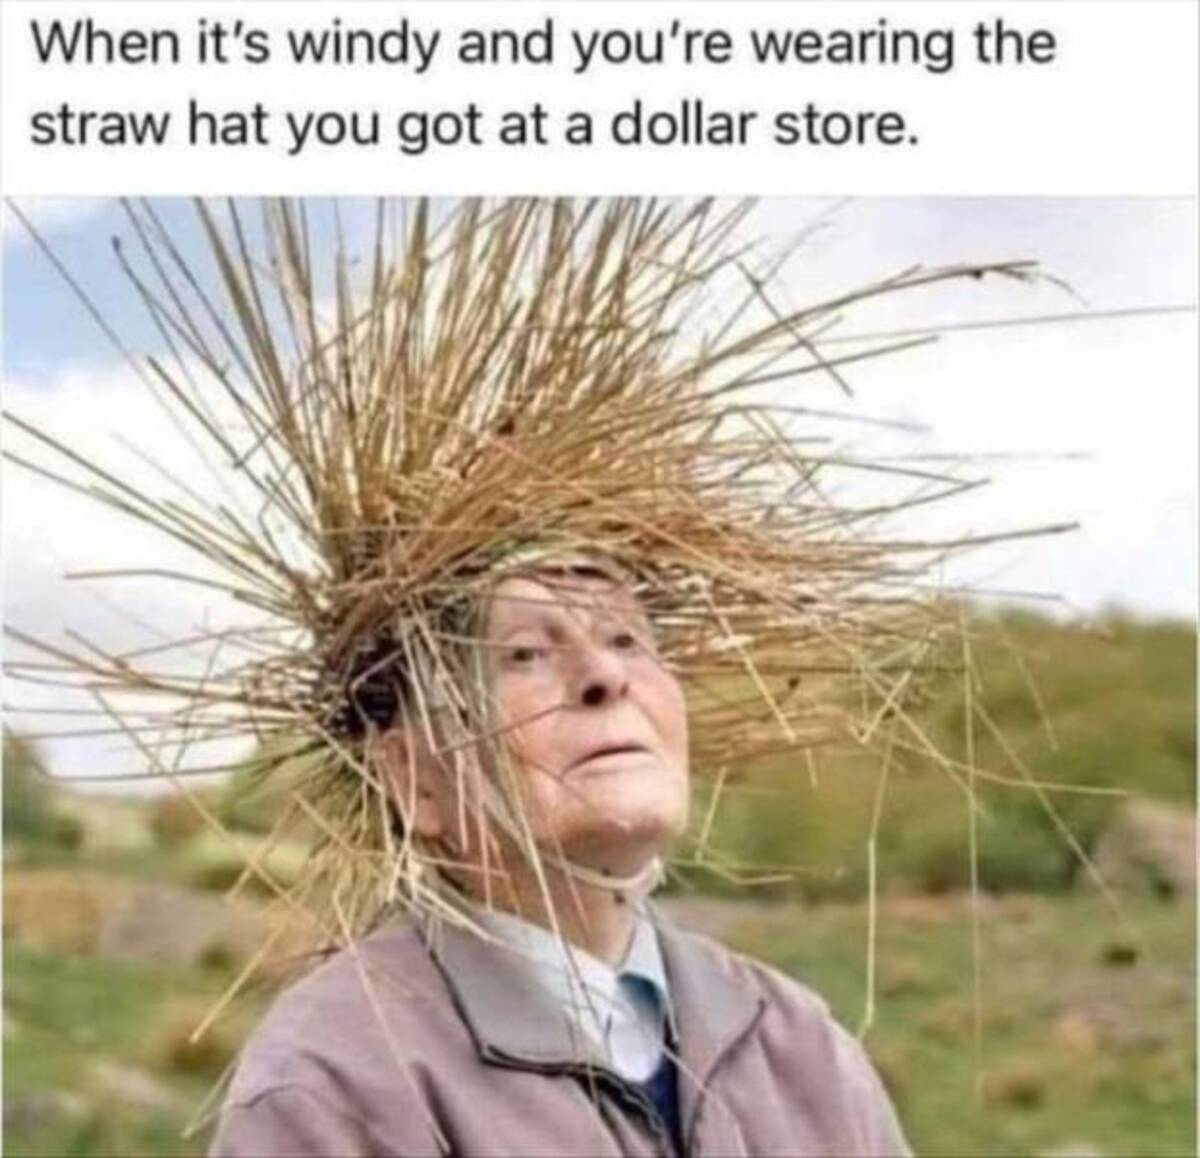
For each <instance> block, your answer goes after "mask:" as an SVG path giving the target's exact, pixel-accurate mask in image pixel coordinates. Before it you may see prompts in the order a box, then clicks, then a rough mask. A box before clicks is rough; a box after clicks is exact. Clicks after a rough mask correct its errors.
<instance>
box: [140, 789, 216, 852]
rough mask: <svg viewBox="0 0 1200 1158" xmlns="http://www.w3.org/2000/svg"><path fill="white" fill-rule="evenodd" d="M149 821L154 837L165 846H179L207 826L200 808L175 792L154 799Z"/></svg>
mask: <svg viewBox="0 0 1200 1158" xmlns="http://www.w3.org/2000/svg"><path fill="white" fill-rule="evenodd" d="M149 823H150V831H151V832H152V833H153V834H154V839H155V840H156V841H157V842H158V843H159V844H160V845H161V846H162V847H163V848H177V847H178V846H179V845H181V844H184V843H185V842H186V841H189V840H191V839H192V838H193V837H195V836H197V835H198V834H199V833H201V832H203V831H204V830H205V828H206V827H207V825H206V824H205V820H204V817H203V816H202V815H201V814H200V810H199V809H198V808H197V807H196V806H195V805H194V804H193V803H192V802H191V801H190V800H188V799H187V797H185V796H182V795H179V794H178V793H175V792H172V793H170V794H169V795H166V796H161V797H159V798H158V799H157V800H155V801H154V803H153V804H152V805H151V807H150V821H149Z"/></svg>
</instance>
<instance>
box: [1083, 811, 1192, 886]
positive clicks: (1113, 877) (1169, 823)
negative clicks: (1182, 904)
mask: <svg viewBox="0 0 1200 1158" xmlns="http://www.w3.org/2000/svg"><path fill="white" fill-rule="evenodd" d="M1092 857H1093V860H1094V861H1095V865H1096V868H1097V869H1098V870H1099V872H1100V874H1101V876H1103V877H1104V879H1105V880H1106V881H1107V882H1108V883H1109V884H1110V885H1112V886H1113V887H1114V888H1115V889H1118V890H1121V891H1128V892H1141V893H1152V894H1154V895H1156V896H1160V897H1176V896H1194V895H1195V893H1196V818H1195V816H1194V815H1193V814H1192V812H1191V811H1189V810H1188V809H1186V808H1179V807H1177V806H1175V805H1172V804H1165V803H1163V802H1162V801H1158V800H1147V799H1142V798H1134V799H1131V800H1126V801H1124V802H1122V803H1121V804H1120V805H1118V806H1117V808H1116V809H1115V810H1114V811H1113V815H1112V819H1111V820H1110V821H1109V823H1108V826H1107V827H1106V828H1105V830H1104V832H1103V833H1102V834H1101V836H1100V839H1099V841H1098V842H1097V844H1096V847H1095V849H1094V850H1093V853H1092Z"/></svg>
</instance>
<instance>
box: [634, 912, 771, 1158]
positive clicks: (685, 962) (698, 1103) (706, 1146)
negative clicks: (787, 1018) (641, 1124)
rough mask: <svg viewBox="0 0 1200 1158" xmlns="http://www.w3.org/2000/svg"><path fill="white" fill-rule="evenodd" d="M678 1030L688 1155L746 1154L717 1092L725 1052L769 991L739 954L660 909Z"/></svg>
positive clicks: (740, 1036)
mask: <svg viewBox="0 0 1200 1158" xmlns="http://www.w3.org/2000/svg"><path fill="white" fill-rule="evenodd" d="M656 916H657V923H658V931H659V939H660V943H661V945H662V951H663V959H664V961H665V963H666V969H667V979H668V981H669V983H670V991H671V1000H672V1002H673V1004H674V1007H675V1024H676V1026H677V1031H678V1043H677V1065H678V1068H679V1102H680V1106H679V1108H680V1120H681V1121H682V1123H683V1138H684V1152H685V1153H686V1154H689V1155H699V1154H702V1153H704V1154H721V1155H739V1154H744V1153H745V1152H746V1151H745V1143H744V1141H743V1139H742V1134H741V1130H740V1128H739V1126H738V1123H737V1121H736V1119H735V1118H734V1116H733V1114H732V1113H730V1111H729V1109H728V1108H727V1107H726V1106H724V1105H723V1104H722V1101H721V1098H720V1094H719V1093H717V1092H714V1090H713V1084H714V1081H713V1079H714V1075H715V1074H716V1071H717V1070H718V1068H719V1067H720V1065H721V1062H722V1061H723V1060H724V1059H725V1057H726V1056H727V1055H728V1054H729V1053H730V1052H731V1051H732V1050H733V1049H734V1048H735V1047H736V1046H737V1044H738V1043H739V1042H740V1041H742V1040H743V1039H744V1038H745V1036H746V1035H747V1034H748V1033H749V1032H750V1031H751V1030H752V1029H753V1028H754V1026H755V1025H757V1024H758V1021H759V1018H761V1017H762V1014H763V1012H764V1011H765V1009H766V998H765V996H764V995H763V993H762V991H761V990H760V989H759V987H758V986H757V985H756V984H754V982H753V978H752V976H751V975H750V974H749V973H748V972H747V971H745V970H742V969H738V970H737V971H736V972H735V971H734V968H733V967H732V966H733V965H734V960H735V959H733V958H731V957H730V955H729V954H728V953H726V952H724V951H722V950H720V949H718V947H717V946H715V945H713V944H711V943H710V942H708V941H707V940H705V939H704V938H701V937H694V936H692V935H690V934H687V933H682V932H680V931H679V930H678V929H677V928H675V927H674V926H673V925H672V924H671V923H670V922H669V921H667V920H665V919H664V918H663V917H662V916H661V914H656Z"/></svg>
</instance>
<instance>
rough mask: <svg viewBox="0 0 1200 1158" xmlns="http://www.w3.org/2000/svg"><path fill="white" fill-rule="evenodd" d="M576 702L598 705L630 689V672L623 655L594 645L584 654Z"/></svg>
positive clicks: (578, 674)
mask: <svg viewBox="0 0 1200 1158" xmlns="http://www.w3.org/2000/svg"><path fill="white" fill-rule="evenodd" d="M575 688H576V702H577V703H578V704H579V706H581V707H584V708H598V707H601V706H602V705H604V704H607V703H610V702H611V701H614V700H619V699H621V698H622V697H623V696H624V695H625V694H626V692H628V690H629V673H628V672H627V671H626V669H625V664H624V662H623V661H622V660H621V657H620V656H617V655H614V654H613V653H612V652H611V651H608V650H607V649H605V648H602V647H595V646H590V647H588V648H586V649H585V651H584V653H583V654H582V655H581V656H580V660H579V669H578V672H577V678H576V685H575Z"/></svg>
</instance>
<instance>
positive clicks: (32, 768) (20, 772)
mask: <svg viewBox="0 0 1200 1158" xmlns="http://www.w3.org/2000/svg"><path fill="white" fill-rule="evenodd" d="M3 761H4V840H5V842H6V843H7V842H8V841H23V842H28V843H30V844H46V843H57V842H56V841H55V832H56V827H57V819H56V816H55V812H54V785H53V783H52V782H51V780H50V779H49V777H48V776H47V775H46V773H45V772H44V771H43V770H42V766H41V761H40V760H39V759H38V756H37V753H36V751H35V750H34V748H33V746H32V745H31V744H29V743H28V741H26V740H23V739H22V738H21V737H19V736H14V735H11V734H8V733H6V734H5V736H4V750H3ZM60 832H61V830H60Z"/></svg>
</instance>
